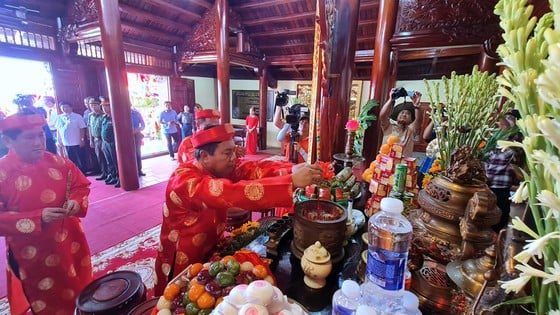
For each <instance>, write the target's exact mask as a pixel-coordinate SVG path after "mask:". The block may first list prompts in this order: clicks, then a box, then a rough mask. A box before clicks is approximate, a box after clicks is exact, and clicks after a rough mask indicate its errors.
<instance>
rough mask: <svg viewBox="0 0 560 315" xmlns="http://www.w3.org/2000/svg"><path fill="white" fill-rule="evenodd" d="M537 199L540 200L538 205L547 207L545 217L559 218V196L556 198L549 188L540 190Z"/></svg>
mask: <svg viewBox="0 0 560 315" xmlns="http://www.w3.org/2000/svg"><path fill="white" fill-rule="evenodd" d="M537 199H538V200H539V201H540V203H538V205H541V206H544V207H547V208H548V213H547V214H546V219H550V218H551V217H552V218H554V219H559V218H560V198H558V196H556V195H555V194H554V193H553V192H551V191H550V190H541V192H540V193H539V194H538V195H537Z"/></svg>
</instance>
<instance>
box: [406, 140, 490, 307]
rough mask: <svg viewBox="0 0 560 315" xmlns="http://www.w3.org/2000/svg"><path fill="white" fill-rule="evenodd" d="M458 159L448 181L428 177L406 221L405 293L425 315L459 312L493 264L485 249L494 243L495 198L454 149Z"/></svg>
mask: <svg viewBox="0 0 560 315" xmlns="http://www.w3.org/2000/svg"><path fill="white" fill-rule="evenodd" d="M458 156H459V159H457V157H455V160H454V164H453V165H456V167H455V168H454V169H453V171H452V172H448V174H450V176H451V177H444V176H436V177H434V179H432V180H431V181H430V182H429V184H428V185H427V187H426V188H425V189H423V190H421V191H420V193H419V195H418V203H419V205H420V209H417V210H415V211H411V212H410V213H409V218H408V219H409V220H410V222H411V224H412V226H413V229H414V233H413V237H412V246H411V249H410V254H409V258H410V259H409V269H410V270H411V272H412V276H413V281H412V288H411V290H412V291H414V292H415V293H416V294H417V295H418V296H419V298H420V302H421V305H420V306H421V308H422V310H423V311H425V312H427V313H430V314H460V313H464V311H465V309H466V308H469V307H468V305H471V304H472V299H473V298H474V297H476V296H477V294H478V293H479V291H480V290H481V287H482V283H483V282H484V279H485V278H484V275H485V273H486V272H488V270H489V269H491V268H492V266H494V263H495V259H494V257H495V255H494V252H493V251H486V252H485V249H486V248H487V247H489V246H491V245H492V244H493V243H494V240H495V236H494V233H493V231H492V228H491V227H492V225H494V224H496V223H497V222H498V221H499V219H500V215H501V211H500V210H499V208H497V207H496V196H495V195H494V193H493V192H492V191H491V190H490V189H489V188H488V186H487V185H486V184H484V181H482V180H481V179H482V178H483V174H481V172H483V168H481V163H480V162H479V161H473V160H472V157H471V158H469V157H467V156H466V155H465V154H464V152H462V151H460V150H458ZM462 158H464V159H466V160H464V161H460V159H462ZM452 162H453V157H452ZM469 178H470V179H471V180H470V181H468V180H467V179H469ZM450 263H451V264H450ZM448 264H449V265H448Z"/></svg>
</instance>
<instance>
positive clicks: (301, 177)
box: [292, 163, 323, 188]
mask: <svg viewBox="0 0 560 315" xmlns="http://www.w3.org/2000/svg"><path fill="white" fill-rule="evenodd" d="M292 171H293V172H292V183H293V185H294V187H297V188H304V187H305V186H308V185H311V184H314V183H319V182H321V180H322V179H323V176H322V175H323V170H322V169H321V167H319V166H317V165H309V164H307V163H301V164H298V165H295V166H294V167H293V168H292Z"/></svg>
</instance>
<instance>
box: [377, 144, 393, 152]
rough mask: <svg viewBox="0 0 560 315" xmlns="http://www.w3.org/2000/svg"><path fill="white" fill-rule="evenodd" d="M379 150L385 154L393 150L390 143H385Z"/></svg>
mask: <svg viewBox="0 0 560 315" xmlns="http://www.w3.org/2000/svg"><path fill="white" fill-rule="evenodd" d="M379 152H380V153H383V154H389V152H391V146H390V145H388V144H387V143H384V144H382V145H381V147H380V148H379Z"/></svg>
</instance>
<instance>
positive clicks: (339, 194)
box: [334, 187, 344, 201]
mask: <svg viewBox="0 0 560 315" xmlns="http://www.w3.org/2000/svg"><path fill="white" fill-rule="evenodd" d="M334 200H335V201H339V200H344V191H343V190H342V187H336V188H335V189H334Z"/></svg>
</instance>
